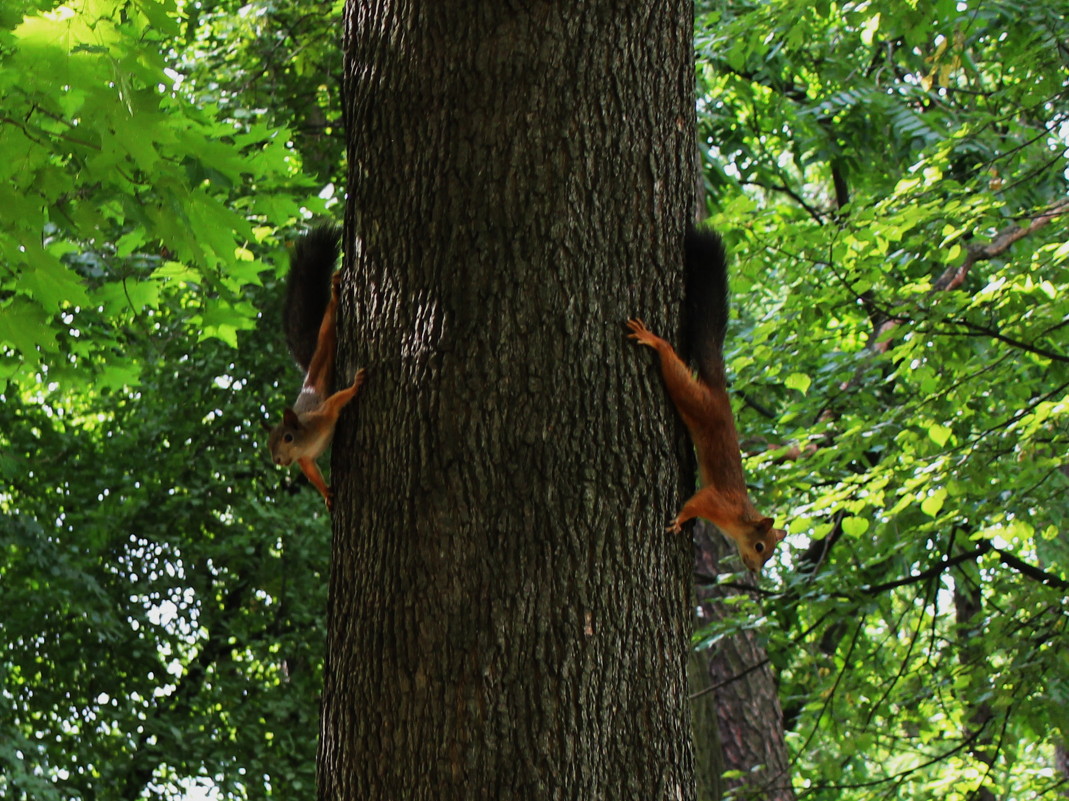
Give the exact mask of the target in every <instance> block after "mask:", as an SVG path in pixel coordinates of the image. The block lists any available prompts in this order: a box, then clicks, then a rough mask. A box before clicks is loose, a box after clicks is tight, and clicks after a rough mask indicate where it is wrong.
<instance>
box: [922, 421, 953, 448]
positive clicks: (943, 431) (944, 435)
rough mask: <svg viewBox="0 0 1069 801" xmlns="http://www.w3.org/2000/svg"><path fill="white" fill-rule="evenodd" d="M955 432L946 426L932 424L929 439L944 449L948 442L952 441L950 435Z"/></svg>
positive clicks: (929, 428) (929, 427)
mask: <svg viewBox="0 0 1069 801" xmlns="http://www.w3.org/2000/svg"><path fill="white" fill-rule="evenodd" d="M952 433H953V432H952V431H951V430H950V429H949V428H947V427H946V426H942V425H939V424H938V423H932V424H931V425H930V426H928V437H929V438H930V439H931V440H932V442H934V443H935V444H936V445H938V446H939V447H943V446H944V445H946V444H947V440H949V439H950V435H951V434H952Z"/></svg>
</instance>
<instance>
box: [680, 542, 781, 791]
mask: <svg viewBox="0 0 1069 801" xmlns="http://www.w3.org/2000/svg"><path fill="white" fill-rule="evenodd" d="M695 534H696V540H697V545H698V554H697V564H696V567H695V573H696V577H697V582H698V604H699V610H700V613H701V616H700V618H699V621H698V623H699V625H702V624H704V623H709V622H711V621H714V620H718V619H720V618H722V616H723V615H724V614H725V612H727V611H729V610H728V609H727V607H725V606H724V604H723V601H722V599H723V598H724V597H725V596H728V595H735V594H738V593H739V592H740V590H738V589H735V588H729V587H724V586H722V585H718V584H717V583H716V577H717V576H718V575H719V574H720V572H721V568H720V562H721V560H722V559H724V558H726V557H729V556H733V555H734V547H733V546H732V545H731V544H730V543H728V542H727V540H725V539H724V538H723V537H722V536H721V535H720V534H719V533H718V532H717V531H716V530H715V529H714V528H713V527H712V526H710V525H709V524H707V523H705V522H704V521H702V522H701V523H699V524H698V528H697V529H696V532H695ZM730 569H738V560H737V558H736V559H735V560H733V564H732V567H731V568H730ZM747 581H752V579H747ZM695 659H697V660H699V661H700V663H701V664H702V666H703V668H704V669H703V670H694V671H692V673H691V692H692V694H693V696H694V704H695V705H699V704H700V705H702V706H704V707H708V706H710V705H711V706H712V707H713V709H714V715H713V716H712V719H709V718H706V724H705V726H704V727H702V728H699V726H698V722H699V721H700V720H702V717H701V716H700V715H699V714H698V712H697V711H695V725H694V739H695V749H696V751H697V753H698V754H699V765H701V764H702V759H701V755H702V754H703V753H705V752H707V751H708V750H709V749H710V748H716V749H719V750H718V751H716V752H714V754H713V756H710V757H707V759H709V760H710V761H715V760H714V757H719V763H718V764H719V768H720V771H721V773H723V772H724V771H740V772H741V773H742V776H741V777H739V778H733V779H727V780H724V781H722V782H721V781H720V778H719V775H718V776H717V782H716V783H712V782H710V781H709V780H708V778H706V779H705V780H704V781H703V776H706V777H707V776H708V773H709V771H705V772H703V771H701V770H699V772H698V797H699V799H701V801H707V800H708V801H715V800H716V799H719V798H720V797H721V796H722V795H723V794H724V793H725V792H732V793H733V795H732V797H733V798H760V799H764V800H765V801H794V797H795V796H794V788H793V787H792V786H791V778H790V770H789V764H790V759H789V755H788V753H787V744H786V742H785V741H784V734H783V711H782V709H781V708H780V703H779V693H778V687H777V684H776V679H775V676H774V675H773V674H772V667H771V665H769V663H768V654H767V653H766V652H765V649H764V646H763V645H762V644H761V642H760V640H759V638H758V635H757V634H756V633H755V632H753V631H744V632H740V633H738V634H736V635H734V636H731V637H724V638H722V639H721V640H720V641H719V642H717V644H716V645H715V646H714V647H712V648H708V649H706V650H704V651H701V652H700V653H698V654H696V655H695ZM710 740H711V742H712V745H710V744H709V743H708V742H707V741H710ZM756 768H760V769H756ZM755 769H756V770H755Z"/></svg>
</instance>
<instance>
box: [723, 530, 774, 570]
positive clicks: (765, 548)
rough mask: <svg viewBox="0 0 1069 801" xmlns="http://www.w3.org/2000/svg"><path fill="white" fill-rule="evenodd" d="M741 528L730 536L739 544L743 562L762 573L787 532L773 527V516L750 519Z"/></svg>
mask: <svg viewBox="0 0 1069 801" xmlns="http://www.w3.org/2000/svg"><path fill="white" fill-rule="evenodd" d="M739 529H740V530H736V531H735V532H733V533H732V534H730V535H729V536H731V538H732V539H733V540H735V544H736V545H738V546H739V555H740V556H741V557H742V563H743V564H744V565H746V567H747V568H748V569H750V570H751V571H753V572H754V573H760V572H761V568H762V567H763V566H764V564H765V562H767V561H768V560H769V558H770V557H771V556H772V552H773V551H775V550H776V546H777V545H779V543H780V542H781V541H782V540H783V538H784V537H786V536H787V532H786V531H784V530H783V529H781V528H772V518H771V517H762V518H760V519H758V520H756V521H752V522H750V521H748V522H746V523H745V524H743V525H742V526H740V527H739Z"/></svg>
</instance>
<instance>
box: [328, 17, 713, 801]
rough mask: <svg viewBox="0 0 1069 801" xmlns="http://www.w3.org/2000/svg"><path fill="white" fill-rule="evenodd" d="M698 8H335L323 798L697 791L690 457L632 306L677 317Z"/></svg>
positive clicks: (666, 324) (652, 319) (657, 316)
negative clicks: (342, 186) (342, 179)
mask: <svg viewBox="0 0 1069 801" xmlns="http://www.w3.org/2000/svg"><path fill="white" fill-rule="evenodd" d="M691 25H692V19H691V5H690V3H689V1H688V2H684V1H683V0H671V2H666V3H656V4H636V3H630V2H590V3H583V4H555V3H531V4H522V5H518V6H517V5H514V4H505V3H500V2H497V0H493V2H435V3H430V2H425V3H396V2H370V1H368V2H359V3H350V4H349V7H348V9H347V14H346V45H345V49H346V55H347V62H346V68H345V71H346V88H347V93H346V96H347V104H348V105H347V122H348V128H349V133H348V141H349V151H348V156H349V174H350V181H349V187H348V191H349V197H348V201H349V204H348V206H347V215H346V241H347V244H348V246H349V251H348V253H347V258H346V273H345V276H346V278H345V288H344V298H343V303H342V317H343V335H342V339H343V340H344V341H343V343H342V345H341V352H342V361H341V363H342V364H343V365H344V370H345V375H344V376H342V377H341V380H344V379H346V378H348V377H349V376H351V375H352V372H353V370H355V369H356V366H357V365H362V366H367V367H368V369H369V377H368V381H367V383H366V385H365V387H366V389H365V391H364V392H363V394H362V395H361V397H360V398H359V400H358V401H357V403H356V404H355V407H356V411H355V414H354V413H352V412H349V413H347V414H346V416H345V418H344V420H343V423H342V425H341V426H340V428H339V431H338V436H337V438H336V440H335V445H334V457H333V468H334V472H333V480H334V483H335V487H336V492H337V500H336V510H335V518H334V541H333V564H332V576H331V588H330V608H329V620H328V627H329V634H328V649H327V665H326V677H325V688H324V698H323V717H322V726H321V737H320V749H319V764H318V771H319V779H318V782H319V797H320V798H322V799H327V798H329V799H343V798H345V799H348V798H354V799H356V798H358V799H361V800H362V801H363V800H364V799H397V798H405V799H422V798H434V799H458V798H478V799H486V798H499V799H506V798H522V799H543V798H584V799H601V798H605V799H608V798H613V799H616V798H643V799H656V798H665V799H668V798H670V799H690V798H693V792H694V791H693V776H692V774H693V766H692V757H691V748H690V736H689V722H688V712H687V708H688V701H687V685H686V673H685V668H686V661H687V639H688V635H689V632H690V628H691V621H692V617H691V608H690V602H691V591H690V573H691V555H692V551H691V544H690V542H689V540H687V538H685V537H674V536H670V535H668V534H666V533H665V532H664V526H665V522H666V521H667V520H668V518H669V516H670V513H671V512H672V511H673V510H674V509H675V508H676V506H677V504H678V503H679V501H680V498H681V496H682V495H683V493H684V491H685V487H684V483H685V482H683V481H681V479H680V471H679V469H678V464H679V461H680V458H681V457H683V458H684V459H685V458H686V457H685V454H686V450H685V446H684V440H683V438H682V437H681V436H679V434H680V426H679V424H677V423H676V422H675V420H674V417H673V413H672V411H671V409H670V407H669V406H668V404H667V403H666V399H665V397H664V393H663V391H662V389H661V386H660V381H659V379H658V377H657V374H656V372H655V367H654V364H653V359H652V358H651V354H649V353H648V352H645V351H642V350H639V349H638V348H637V347H635V346H633V345H631V344H629V343H628V342H627V340H626V339H625V337H624V329H623V325H622V324H623V321H624V320H625V319H626V318H627V317H628V316H629V315H632V314H636V315H642V316H644V317H645V319H646V320H647V321H648V322H649V323H650V324H651V325H653V326H654V328H655V329H656V330H659V331H667V332H671V331H673V330H674V329H675V327H676V325H675V324H676V321H677V316H678V310H679V305H680V300H681V263H682V252H681V251H682V234H683V227H684V224H685V222H686V220H687V219H688V217H689V214H690V212H691V207H690V198H691V187H692V186H693V180H692V172H691V170H692V163H693V162H692V158H691V155H692V152H693V136H694V131H693V113H694V112H693V85H692V84H693V72H692V55H691ZM688 483H689V482H688Z"/></svg>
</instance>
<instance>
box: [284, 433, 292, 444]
mask: <svg viewBox="0 0 1069 801" xmlns="http://www.w3.org/2000/svg"><path fill="white" fill-rule="evenodd" d="M282 441H283V442H293V434H286V435H285V436H283V437H282Z"/></svg>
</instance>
